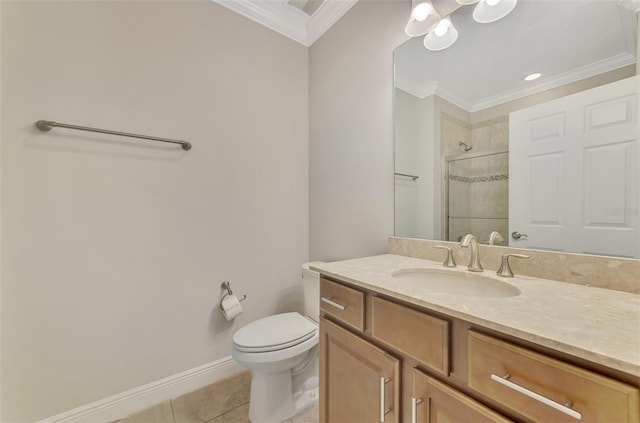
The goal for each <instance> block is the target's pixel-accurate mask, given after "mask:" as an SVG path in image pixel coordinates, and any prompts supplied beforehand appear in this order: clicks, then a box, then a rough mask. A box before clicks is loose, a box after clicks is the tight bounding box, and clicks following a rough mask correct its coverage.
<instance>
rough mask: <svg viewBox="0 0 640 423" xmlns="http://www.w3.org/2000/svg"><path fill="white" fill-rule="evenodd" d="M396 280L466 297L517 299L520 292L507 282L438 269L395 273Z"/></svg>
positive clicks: (406, 270) (473, 274) (398, 271)
mask: <svg viewBox="0 0 640 423" xmlns="http://www.w3.org/2000/svg"><path fill="white" fill-rule="evenodd" d="M391 276H392V277H393V278H395V279H399V280H405V281H407V282H416V283H417V284H419V286H420V288H424V289H427V290H430V291H433V292H439V293H446V294H455V295H463V296H465V297H484V298H506V297H515V296H516V295H519V294H520V290H519V289H518V288H516V287H515V286H513V285H511V284H508V283H506V282H502V281H499V280H497V279H494V278H490V277H487V276H482V275H478V274H475V273H471V272H450V271H446V270H436V269H401V270H397V271H395V272H393V273H392V274H391Z"/></svg>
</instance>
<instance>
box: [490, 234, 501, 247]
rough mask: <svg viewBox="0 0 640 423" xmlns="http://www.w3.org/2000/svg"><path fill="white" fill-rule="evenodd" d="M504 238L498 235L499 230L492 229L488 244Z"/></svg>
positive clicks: (493, 243)
mask: <svg viewBox="0 0 640 423" xmlns="http://www.w3.org/2000/svg"><path fill="white" fill-rule="evenodd" d="M503 241H504V238H503V237H502V235H500V232H498V231H493V232H491V234H490V235H489V245H495V243H496V242H503Z"/></svg>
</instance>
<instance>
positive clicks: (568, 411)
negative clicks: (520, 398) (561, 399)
mask: <svg viewBox="0 0 640 423" xmlns="http://www.w3.org/2000/svg"><path fill="white" fill-rule="evenodd" d="M510 377H511V375H509V374H506V375H504V376H502V377H500V376H496V375H494V374H493V373H492V374H491V380H493V381H496V382H498V383H501V384H502V385H504V386H506V387H507V388H511V389H513V390H514V391H518V392H520V393H521V394H523V395H526V396H528V397H529V398H533V399H534V400H536V401H539V402H541V403H543V404H545V405H548V406H549V407H551V408H554V409H556V410H558V411H560V412H562V413H564V414H566V415H568V416H571V417H573V418H574V419H576V420H582V414H580V413H578V412H577V411H575V410H572V409H571V408H569V407H567V406H564V405H562V404H559V403H557V402H555V401H553V400H550V399H549V398H547V397H543V396H542V395H540V394H538V393H536V392H533V391H530V390H528V389H527V388H525V387H522V386H520V385H518V384H516V383H513V382H511V381H510V380H509V378H510ZM567 405H573V404H572V403H571V401H569V402H568V403H567Z"/></svg>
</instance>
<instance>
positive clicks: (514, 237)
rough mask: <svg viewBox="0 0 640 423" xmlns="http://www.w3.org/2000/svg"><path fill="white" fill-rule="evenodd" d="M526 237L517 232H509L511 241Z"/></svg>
mask: <svg viewBox="0 0 640 423" xmlns="http://www.w3.org/2000/svg"><path fill="white" fill-rule="evenodd" d="M526 237H527V234H521V233H520V232H518V231H513V232H511V238H513V239H520V238H526Z"/></svg>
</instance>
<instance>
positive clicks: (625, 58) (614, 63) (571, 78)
mask: <svg viewBox="0 0 640 423" xmlns="http://www.w3.org/2000/svg"><path fill="white" fill-rule="evenodd" d="M635 62H636V58H635V56H634V55H633V54H631V53H621V54H618V55H615V56H611V57H609V58H607V59H604V60H601V61H598V62H595V63H591V64H589V65H586V66H582V67H580V68H577V69H574V70H572V71H570V72H565V73H562V74H560V75H557V76H555V77H553V78H549V79H546V80H544V81H541V82H539V83H537V84H535V85H529V86H526V87H522V88H517V89H514V90H510V91H505V92H502V93H500V94H497V95H494V96H490V97H486V98H483V99H481V100H478V101H476V102H470V101H467V100H465V99H463V98H461V97H460V96H458V95H456V94H453V93H451V92H450V91H448V90H447V89H443V88H441V87H440V86H439V85H440V84H439V82H437V81H436V82H430V83H428V84H424V85H419V84H414V83H412V82H410V81H407V80H401V79H398V80H396V82H395V87H396V88H398V89H401V90H402V91H406V92H408V93H409V94H411V95H414V96H416V97H418V98H425V97H428V96H430V95H434V94H435V95H437V96H438V97H441V98H443V99H445V100H447V101H448V102H450V103H453V104H455V105H456V106H458V107H460V108H462V109H464V110H466V111H467V112H469V113H474V112H478V111H480V110H484V109H488V108H489V107H494V106H498V105H500V104H503V103H507V102H509V101H513V100H518V99H520V98H523V97H527V96H530V95H533V94H538V93H540V92H543V91H546V90H550V89H553V88H557V87H560V86H562V85H566V84H570V83H572V82H576V81H580V80H582V79H585V78H589V77H592V76H596V75H599V74H601V73H604V72H608V71H612V70H615V69H618V68H621V67H624V66H628V65H631V64H634V63H635Z"/></svg>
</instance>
